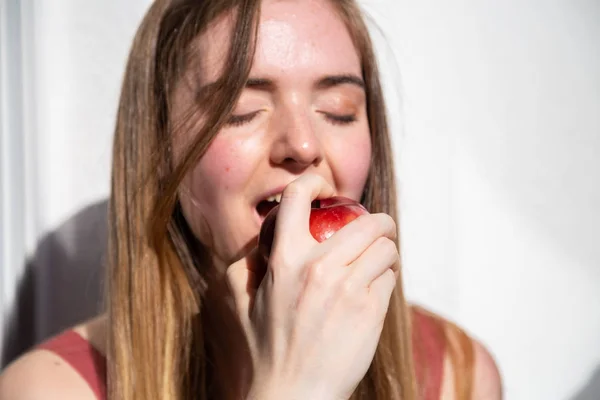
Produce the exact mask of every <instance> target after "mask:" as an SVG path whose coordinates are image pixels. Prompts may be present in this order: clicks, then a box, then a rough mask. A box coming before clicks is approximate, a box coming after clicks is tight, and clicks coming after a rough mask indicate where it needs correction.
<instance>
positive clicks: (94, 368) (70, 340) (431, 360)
mask: <svg viewBox="0 0 600 400" xmlns="http://www.w3.org/2000/svg"><path fill="white" fill-rule="evenodd" d="M412 323H413V352H414V358H415V369H416V374H417V382H418V383H419V392H420V394H421V397H420V398H421V399H422V400H439V398H440V395H441V385H442V377H443V372H444V371H443V366H444V354H445V351H446V345H445V342H446V341H445V337H444V332H443V325H442V324H441V323H440V321H439V320H438V319H436V318H435V317H433V316H431V315H429V314H427V313H424V312H421V311H419V309H415V308H413V312H412ZM38 348H39V349H44V350H49V351H52V352H53V353H55V354H56V355H58V356H59V357H61V358H62V359H64V360H65V361H66V362H67V363H69V364H70V365H71V366H72V367H73V369H75V370H76V371H77V372H78V373H79V375H81V377H82V378H83V379H84V380H85V381H86V382H87V384H88V385H89V386H90V388H91V389H92V391H93V392H94V394H95V395H96V398H97V399H98V400H105V399H106V358H105V357H104V356H103V355H102V354H101V353H100V352H99V351H98V350H97V349H96V348H95V347H94V346H92V345H91V344H90V343H89V342H88V341H87V340H85V339H84V338H83V337H81V336H80V335H79V334H78V333H76V332H75V331H73V330H68V331H65V332H63V333H62V334H60V335H58V336H55V337H54V338H51V339H50V340H48V341H46V342H44V343H42V344H41V345H39V346H38Z"/></svg>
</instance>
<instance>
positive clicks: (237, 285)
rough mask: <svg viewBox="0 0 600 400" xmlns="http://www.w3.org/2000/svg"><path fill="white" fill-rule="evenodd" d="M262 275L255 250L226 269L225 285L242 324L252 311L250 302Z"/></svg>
mask: <svg viewBox="0 0 600 400" xmlns="http://www.w3.org/2000/svg"><path fill="white" fill-rule="evenodd" d="M263 275H264V267H263V266H262V265H261V264H260V261H259V257H258V254H257V249H254V250H252V251H251V252H250V253H249V254H248V255H246V256H245V257H242V258H241V259H240V260H238V261H236V262H235V263H233V264H231V265H230V266H229V268H227V283H228V285H229V288H230V290H231V293H232V295H233V299H234V301H235V306H236V308H237V310H238V314H239V315H240V318H241V319H242V323H243V324H246V323H247V319H248V318H249V313H250V310H252V302H253V300H254V297H255V295H256V291H257V290H258V287H259V285H260V283H261V280H262V277H263Z"/></svg>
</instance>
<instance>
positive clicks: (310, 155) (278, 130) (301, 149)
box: [270, 110, 323, 169]
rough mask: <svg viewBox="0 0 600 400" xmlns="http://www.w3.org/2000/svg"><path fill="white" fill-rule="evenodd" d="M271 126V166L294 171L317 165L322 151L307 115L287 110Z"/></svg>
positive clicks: (321, 157)
mask: <svg viewBox="0 0 600 400" xmlns="http://www.w3.org/2000/svg"><path fill="white" fill-rule="evenodd" d="M273 125H274V126H273V129H274V132H272V133H273V135H274V140H273V145H272V148H271V154H270V158H271V162H272V163H273V164H276V165H283V166H285V167H286V168H295V169H299V168H301V169H305V168H307V167H310V166H311V165H314V166H317V165H319V163H320V162H321V160H322V159H323V149H322V145H321V142H320V140H319V137H318V135H317V133H316V132H315V130H314V128H313V124H312V123H311V120H310V116H309V115H307V114H306V113H305V112H299V111H297V110H296V111H291V110H289V111H288V112H285V113H283V115H280V116H279V118H278V121H277V123H276V124H273Z"/></svg>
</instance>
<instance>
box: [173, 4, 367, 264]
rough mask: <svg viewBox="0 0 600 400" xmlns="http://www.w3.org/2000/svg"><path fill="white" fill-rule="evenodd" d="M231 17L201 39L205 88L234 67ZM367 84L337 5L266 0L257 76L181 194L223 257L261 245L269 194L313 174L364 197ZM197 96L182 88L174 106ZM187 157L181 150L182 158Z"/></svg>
mask: <svg viewBox="0 0 600 400" xmlns="http://www.w3.org/2000/svg"><path fill="white" fill-rule="evenodd" d="M230 23H231V20H230V19H229V18H223V19H221V20H219V21H217V22H216V23H215V24H214V25H212V26H211V27H210V29H209V30H208V31H207V32H206V33H205V34H204V35H203V36H201V37H200V38H199V42H198V46H199V47H200V49H199V50H200V54H202V57H203V59H202V61H201V66H200V69H201V71H193V73H194V74H197V75H199V76H201V85H205V84H209V83H211V82H214V81H215V80H216V79H217V78H218V77H219V76H220V75H221V74H222V73H223V71H224V70H225V72H224V73H227V72H226V68H224V58H225V56H226V55H224V54H223V53H224V52H223V48H224V46H223V45H222V44H223V43H229V42H230V39H229V36H230V35H229V30H230ZM362 82H363V81H362V73H361V64H360V61H359V55H358V53H357V51H356V49H355V47H354V45H353V43H352V40H351V38H350V35H349V33H348V31H347V29H346V26H345V24H344V23H343V21H342V20H341V19H340V18H339V17H338V15H337V14H336V11H335V10H334V9H333V8H332V7H331V6H330V5H329V2H327V1H316V0H314V1H310V0H309V1H306V0H302V1H301V0H299V1H276V0H265V1H264V2H263V5H262V12H261V17H260V25H259V31H258V41H257V48H256V54H255V57H254V62H253V64H252V69H251V72H250V78H249V81H248V84H247V86H246V88H245V89H244V90H243V93H242V95H241V97H240V99H239V101H238V103H237V105H236V106H235V110H234V112H233V115H234V116H233V117H232V119H231V120H230V121H229V123H228V124H227V125H226V126H225V127H224V128H223V129H222V130H221V131H220V132H219V133H218V134H217V136H216V138H215V139H214V141H213V142H212V143H211V145H210V147H209V149H208V150H207V152H206V153H205V155H204V156H203V157H202V159H201V160H200V161H199V162H198V164H197V165H196V167H195V168H194V169H193V170H192V171H190V172H189V174H188V175H187V176H186V177H185V179H184V181H183V184H182V189H181V191H180V196H181V205H182V208H183V213H184V215H185V217H186V220H187V221H188V223H189V225H190V226H191V228H192V230H193V232H194V233H195V235H196V236H197V237H198V238H199V239H200V241H202V243H204V244H205V245H206V246H208V247H209V248H210V250H211V251H212V254H213V256H214V257H215V258H216V261H220V262H221V263H222V264H224V265H228V264H229V263H231V262H232V261H234V260H235V259H237V258H239V257H240V256H242V255H243V254H245V253H246V252H247V251H248V250H249V249H250V248H252V247H253V246H254V244H255V242H256V237H257V235H258V232H259V230H260V225H261V222H262V220H263V218H264V214H265V210H266V209H268V207H263V206H264V205H265V201H266V200H267V199H268V198H271V200H272V197H273V196H276V195H277V194H280V193H281V192H282V191H283V189H284V188H285V186H286V185H287V184H289V183H290V182H292V181H293V180H295V179H296V178H298V177H299V176H300V175H302V174H304V173H314V174H318V175H320V176H322V177H323V178H325V180H327V181H328V182H329V184H331V185H332V186H333V187H334V188H335V190H336V192H337V194H338V195H342V196H346V197H350V198H353V199H355V200H359V199H360V197H361V195H362V191H363V188H364V185H365V182H366V179H367V175H368V171H369V165H370V161H371V159H370V157H371V142H370V134H369V125H368V120H367V114H366V94H365V89H364V87H363V84H362ZM190 99H191V92H190V90H189V89H188V88H187V87H186V85H180V87H179V88H178V89H177V91H176V94H175V107H174V109H176V110H177V109H184V108H185V106H184V104H185V103H186V102H188V101H189V100H190ZM178 105H180V106H181V107H178ZM173 118H177V115H174V116H173ZM188 139H189V138H188ZM177 140H178V139H177V138H176V144H177ZM175 147H176V148H177V145H176V146H175ZM180 147H183V146H180ZM180 155H181V151H178V150H176V153H175V158H176V160H177V158H178V157H179V156H180ZM307 229H308V227H307Z"/></svg>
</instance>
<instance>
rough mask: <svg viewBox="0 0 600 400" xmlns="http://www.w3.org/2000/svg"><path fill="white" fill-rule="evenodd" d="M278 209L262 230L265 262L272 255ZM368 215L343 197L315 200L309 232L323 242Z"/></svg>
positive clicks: (260, 238) (361, 208)
mask: <svg viewBox="0 0 600 400" xmlns="http://www.w3.org/2000/svg"><path fill="white" fill-rule="evenodd" d="M278 209H279V206H275V208H273V209H272V210H271V211H270V212H269V213H268V214H267V216H266V217H265V220H264V221H263V223H262V226H261V228H260V234H259V236H258V251H259V253H260V254H261V256H262V257H263V258H264V259H265V260H267V259H268V258H269V255H270V254H271V247H272V246H273V238H274V235H275V220H276V218H277V210H278ZM368 213H369V212H368V211H367V209H366V208H365V207H364V206H363V205H362V204H360V203H358V202H356V201H354V200H352V199H349V198H346V197H342V196H336V197H331V198H328V199H323V200H315V201H313V202H312V203H311V210H310V220H309V231H310V233H311V234H312V236H313V237H314V238H315V240H317V241H318V242H322V241H324V240H326V239H329V237H330V236H331V235H333V234H334V233H335V232H337V231H338V230H340V229H341V228H342V227H343V226H344V225H346V224H347V223H349V222H350V221H352V220H354V219H356V218H357V217H359V216H361V215H363V214H368Z"/></svg>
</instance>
